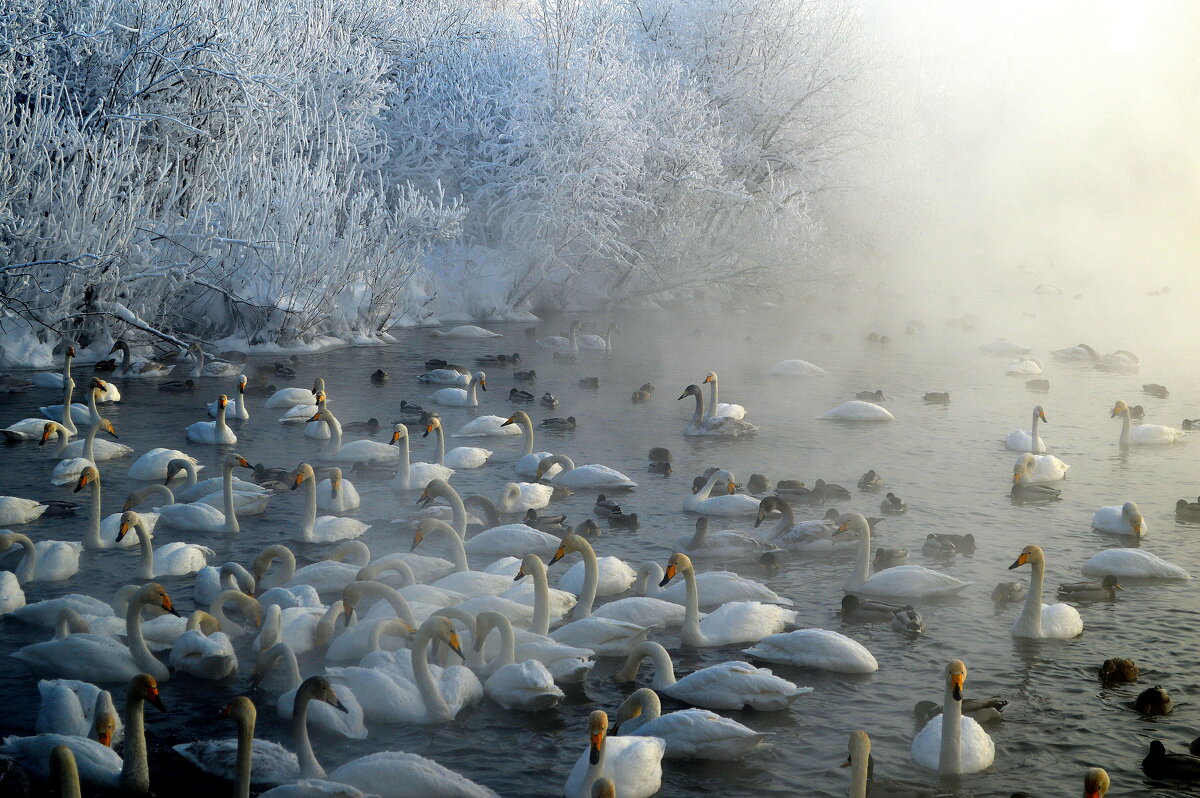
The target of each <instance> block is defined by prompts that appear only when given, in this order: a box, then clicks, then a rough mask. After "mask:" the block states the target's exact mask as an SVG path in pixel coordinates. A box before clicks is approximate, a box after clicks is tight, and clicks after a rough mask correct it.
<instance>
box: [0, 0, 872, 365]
mask: <svg viewBox="0 0 1200 798" xmlns="http://www.w3.org/2000/svg"><path fill="white" fill-rule="evenodd" d="M854 27H855V25H854V16H853V14H852V13H851V12H850V11H849V10H848V9H847V8H846V7H844V6H842V5H840V4H839V3H838V2H820V3H818V2H815V0H645V2H643V1H642V0H631V2H611V1H610V0H542V1H541V2H534V3H532V4H529V5H518V4H509V3H497V4H495V5H492V6H487V5H481V4H479V3H477V2H473V0H416V1H415V2H412V3H400V2H396V1H395V0H8V2H6V3H4V4H3V5H2V6H0V96H4V97H6V98H11V102H5V103H3V104H0V303H2V305H0V325H2V326H3V329H4V332H5V333H6V336H5V338H4V339H3V340H4V341H5V342H6V345H7V348H8V351H7V356H8V357H9V359H14V358H17V357H20V358H21V359H26V360H29V359H32V360H36V359H37V356H39V355H40V356H41V357H43V358H44V357H46V356H48V352H49V349H48V346H50V345H53V344H55V343H57V342H58V341H59V340H61V338H62V337H63V336H69V337H72V338H73V339H75V340H78V341H80V342H81V343H83V344H85V345H86V344H87V343H88V342H89V341H95V342H97V343H100V342H107V341H108V340H109V339H110V338H112V337H115V336H116V335H117V334H123V335H130V334H133V335H134V337H137V338H139V339H140V340H143V341H169V342H173V343H175V342H178V341H180V340H185V339H188V338H200V339H205V340H210V341H216V340H221V339H229V340H231V341H232V340H239V341H244V342H245V343H248V344H250V345H272V344H277V345H296V344H305V343H311V342H312V341H313V340H316V339H323V338H324V337H327V336H333V337H336V338H339V339H342V340H351V339H355V338H357V339H359V340H370V339H372V338H376V337H378V336H379V335H381V334H383V333H384V331H385V330H386V329H388V328H389V327H391V326H394V325H397V324H404V323H420V322H422V321H426V320H429V319H430V318H431V317H433V316H434V315H435V314H436V316H438V317H440V318H443V319H445V318H488V317H492V318H495V317H504V316H512V315H513V314H514V313H517V312H520V311H521V310H522V309H527V308H531V307H536V306H539V305H542V304H556V305H559V306H562V305H567V306H589V305H595V304H598V303H600V302H602V301H605V300H608V299H611V298H614V297H616V298H620V297H636V296H651V295H655V294H658V293H661V292H664V291H674V290H678V289H680V288H681V287H684V288H686V287H698V286H713V285H718V286H724V287H725V288H727V289H729V290H735V289H737V288H739V287H744V286H748V285H757V284H759V283H760V282H761V281H762V280H764V279H766V276H767V275H772V274H775V275H777V274H779V273H780V269H785V270H794V269H796V268H798V267H799V268H802V267H803V265H804V262H805V259H806V257H807V255H808V253H809V252H810V250H811V248H812V247H813V246H814V244H815V243H816V242H817V241H819V238H818V232H819V224H818V223H817V222H816V221H815V218H814V210H813V198H814V197H815V196H817V192H819V191H820V190H822V189H823V188H825V187H827V186H828V185H829V183H830V181H831V175H832V174H833V173H834V171H835V167H836V164H837V162H838V159H839V158H841V157H842V156H844V154H845V153H846V152H847V151H848V149H849V140H850V139H849V137H850V131H851V130H852V125H851V122H850V117H851V116H852V108H851V104H850V103H849V102H848V101H847V99H846V98H847V93H846V91H845V88H846V86H847V84H848V83H849V82H850V81H852V80H853V79H854V77H855V75H856V73H857V72H858V70H859V66H858V64H857V62H856V60H855V54H854V50H853V46H854V44H855V35H854ZM130 328H133V329H132V330H131V329H130ZM135 331H136V332H135ZM180 336H182V337H183V338H182V339H181V338H180ZM39 346H40V347H43V348H42V349H39Z"/></svg>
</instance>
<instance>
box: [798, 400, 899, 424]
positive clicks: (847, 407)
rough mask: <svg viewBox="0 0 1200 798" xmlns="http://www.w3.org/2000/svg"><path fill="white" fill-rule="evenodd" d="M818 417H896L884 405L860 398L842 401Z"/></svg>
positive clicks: (859, 419) (843, 419)
mask: <svg viewBox="0 0 1200 798" xmlns="http://www.w3.org/2000/svg"><path fill="white" fill-rule="evenodd" d="M817 418H819V419H824V420H827V421H895V420H896V417H895V416H893V415H892V413H891V411H890V410H888V409H887V408H886V407H881V406H880V405H877V404H874V403H873V402H864V401H862V400H861V399H851V400H850V401H849V402H842V403H841V404H840V405H838V406H837V407H835V408H833V409H832V410H826V411H825V412H824V413H822V414H821V415H819V416H817Z"/></svg>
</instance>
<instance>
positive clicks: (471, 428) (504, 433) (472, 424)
mask: <svg viewBox="0 0 1200 798" xmlns="http://www.w3.org/2000/svg"><path fill="white" fill-rule="evenodd" d="M520 434H521V430H519V429H517V428H516V427H512V426H509V425H508V424H507V419H505V418H504V416H479V417H477V418H475V419H473V420H471V421H468V422H467V423H466V424H463V425H462V426H461V427H459V429H458V432H456V433H454V434H453V435H452V436H451V437H453V438H503V437H508V436H512V435H520Z"/></svg>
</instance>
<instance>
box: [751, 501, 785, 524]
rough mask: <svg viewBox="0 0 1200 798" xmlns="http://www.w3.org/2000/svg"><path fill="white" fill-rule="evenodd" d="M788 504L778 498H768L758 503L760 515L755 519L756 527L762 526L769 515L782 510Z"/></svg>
mask: <svg viewBox="0 0 1200 798" xmlns="http://www.w3.org/2000/svg"><path fill="white" fill-rule="evenodd" d="M785 503H786V502H784V500H783V499H781V498H779V497H778V496H766V497H764V498H763V499H762V500H761V501H760V502H759V503H758V515H756V516H755V518H754V526H756V527H757V526H761V525H762V522H763V521H765V520H766V518H767V514H768V513H771V512H774V511H776V510H778V509H780V508H781V507H782V506H783V505H784V504H785Z"/></svg>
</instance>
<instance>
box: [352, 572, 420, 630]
mask: <svg viewBox="0 0 1200 798" xmlns="http://www.w3.org/2000/svg"><path fill="white" fill-rule="evenodd" d="M348 592H349V594H350V595H351V596H352V597H364V596H371V597H373V598H378V599H382V600H383V601H386V602H387V603H388V604H389V605H390V606H391V608H392V609H393V610H394V611H395V613H396V617H397V618H400V619H401V620H403V621H406V622H407V623H409V624H411V625H413V626H416V625H417V622H416V618H415V617H414V616H413V611H412V607H410V606H409V604H408V601H407V600H406V599H405V598H404V596H402V595H400V591H398V590H396V588H394V587H391V586H389V585H385V584H384V583H383V582H352V583H350V586H349V588H348Z"/></svg>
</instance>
